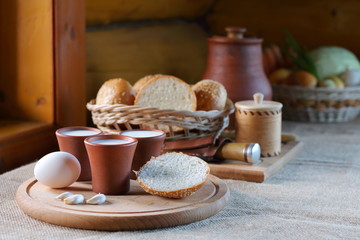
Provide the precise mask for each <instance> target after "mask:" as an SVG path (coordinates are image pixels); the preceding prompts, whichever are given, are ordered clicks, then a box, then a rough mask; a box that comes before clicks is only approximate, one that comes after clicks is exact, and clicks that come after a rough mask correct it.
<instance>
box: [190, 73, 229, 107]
mask: <svg viewBox="0 0 360 240" xmlns="http://www.w3.org/2000/svg"><path fill="white" fill-rule="evenodd" d="M192 89H193V90H194V92H195V95H196V100H197V107H196V110H203V111H210V110H223V109H224V108H225V104H226V99H227V92H226V89H225V87H224V86H223V85H222V84H221V83H219V82H216V81H213V80H209V79H205V80H201V81H200V82H198V83H196V84H195V85H193V86H192Z"/></svg>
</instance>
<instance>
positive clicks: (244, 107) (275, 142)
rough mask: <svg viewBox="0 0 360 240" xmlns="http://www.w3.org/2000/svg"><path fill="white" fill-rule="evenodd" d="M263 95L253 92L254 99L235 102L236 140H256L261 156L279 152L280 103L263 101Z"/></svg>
mask: <svg viewBox="0 0 360 240" xmlns="http://www.w3.org/2000/svg"><path fill="white" fill-rule="evenodd" d="M263 98H264V95H263V94H261V93H256V94H254V100H253V101H252V100H248V101H239V102H237V103H235V107H236V111H235V118H236V138H235V141H236V142H257V143H259V144H260V147H261V156H263V157H273V156H277V155H279V154H280V153H281V109H282V104H281V103H279V102H274V101H264V100H263Z"/></svg>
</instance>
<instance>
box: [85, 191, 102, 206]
mask: <svg viewBox="0 0 360 240" xmlns="http://www.w3.org/2000/svg"><path fill="white" fill-rule="evenodd" d="M105 201H106V196H105V195H104V194H101V193H98V194H96V195H95V196H93V197H92V198H90V199H88V200H86V203H87V204H93V205H97V204H103V203H104V202H105Z"/></svg>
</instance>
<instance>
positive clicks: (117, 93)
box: [96, 78, 135, 105]
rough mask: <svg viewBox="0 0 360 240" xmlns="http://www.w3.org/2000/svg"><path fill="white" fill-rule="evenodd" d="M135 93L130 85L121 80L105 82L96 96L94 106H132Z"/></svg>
mask: <svg viewBox="0 0 360 240" xmlns="http://www.w3.org/2000/svg"><path fill="white" fill-rule="evenodd" d="M134 100H135V92H134V90H133V89H132V87H131V84H130V83H129V82H128V81H126V80H125V79H122V78H115V79H110V80H107V81H106V82H104V83H103V85H102V86H101V87H100V89H99V91H98V93H97V95H96V104H99V105H100V104H110V105H111V104H127V105H133V104H134Z"/></svg>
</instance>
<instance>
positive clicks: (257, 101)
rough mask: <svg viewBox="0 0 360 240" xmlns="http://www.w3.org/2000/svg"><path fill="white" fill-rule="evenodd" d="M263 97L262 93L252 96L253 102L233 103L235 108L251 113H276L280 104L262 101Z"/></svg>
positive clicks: (280, 106)
mask: <svg viewBox="0 0 360 240" xmlns="http://www.w3.org/2000/svg"><path fill="white" fill-rule="evenodd" d="M263 99H264V95H263V94H262V93H255V94H254V101H252V100H247V101H240V102H237V103H235V107H236V108H238V109H243V110H252V111H276V110H280V109H281V108H282V106H283V105H282V104H281V103H279V102H274V101H264V100H263Z"/></svg>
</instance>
